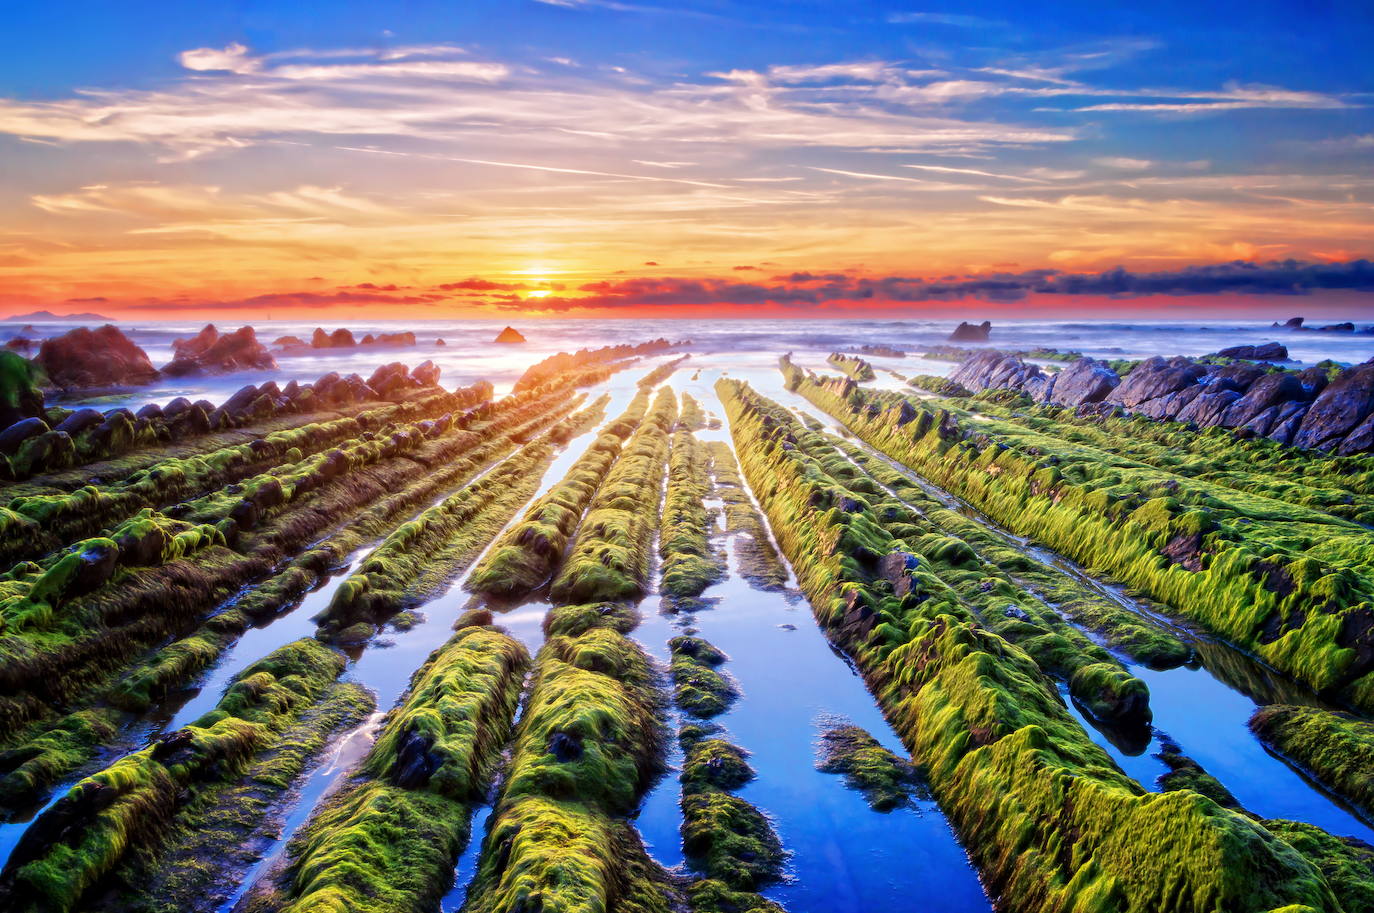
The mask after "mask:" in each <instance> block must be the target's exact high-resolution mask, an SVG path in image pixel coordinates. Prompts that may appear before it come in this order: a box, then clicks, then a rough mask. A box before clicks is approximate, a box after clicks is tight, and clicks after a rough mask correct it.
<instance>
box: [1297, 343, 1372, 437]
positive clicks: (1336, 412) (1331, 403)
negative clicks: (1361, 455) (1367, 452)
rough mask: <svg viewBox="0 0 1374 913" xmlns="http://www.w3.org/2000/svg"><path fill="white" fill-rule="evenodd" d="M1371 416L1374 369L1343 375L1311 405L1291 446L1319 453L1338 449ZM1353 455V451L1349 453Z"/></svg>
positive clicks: (1368, 367)
mask: <svg viewBox="0 0 1374 913" xmlns="http://www.w3.org/2000/svg"><path fill="white" fill-rule="evenodd" d="M1371 413H1374V365H1371V364H1363V365H1357V366H1355V367H1353V368H1350V369H1349V370H1347V371H1345V372H1344V373H1343V374H1341V376H1340V377H1339V378H1337V379H1336V380H1335V381H1333V382H1332V383H1331V385H1330V386H1328V387H1327V388H1326V389H1325V390H1323V391H1322V392H1321V394H1320V395H1318V396H1317V398H1316V400H1314V401H1313V403H1312V406H1311V408H1309V409H1308V410H1307V414H1306V415H1305V416H1303V420H1302V424H1301V425H1299V426H1298V431H1297V434H1296V435H1294V437H1293V443H1294V444H1296V445H1297V446H1299V447H1307V448H1317V449H1321V450H1337V451H1339V450H1340V449H1341V444H1342V443H1343V440H1344V438H1346V437H1347V436H1348V435H1350V434H1351V433H1352V432H1354V431H1355V430H1356V429H1357V428H1359V427H1360V426H1361V424H1362V423H1363V422H1364V421H1365V420H1366V419H1367V418H1368V417H1369V416H1370V414H1371ZM1352 452H1353V451H1352Z"/></svg>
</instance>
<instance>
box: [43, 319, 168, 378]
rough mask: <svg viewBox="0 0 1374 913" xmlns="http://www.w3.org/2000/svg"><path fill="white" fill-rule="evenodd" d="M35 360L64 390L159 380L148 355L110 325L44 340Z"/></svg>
mask: <svg viewBox="0 0 1374 913" xmlns="http://www.w3.org/2000/svg"><path fill="white" fill-rule="evenodd" d="M36 360H37V362H38V363H39V364H40V365H41V366H42V367H43V370H44V371H45V372H47V375H48V379H49V380H50V381H51V382H52V383H53V385H54V386H57V387H60V388H62V389H64V390H67V389H78V388H82V387H117V386H128V385H132V384H146V383H149V382H151V381H153V380H155V379H156V378H157V376H158V372H157V369H156V368H154V367H153V363H152V362H151V361H149V360H148V353H146V352H144V351H143V350H142V349H141V348H139V347H138V346H137V345H135V344H134V342H133V340H131V339H129V337H127V336H125V335H124V334H123V333H121V332H120V331H119V329H118V328H117V327H115V326H112V325H110V324H106V325H105V326H103V327H100V328H98V329H95V330H90V329H87V328H86V327H77V328H76V329H74V330H71V331H70V332H68V333H64V334H63V335H61V336H56V337H54V338H52V339H45V340H44V341H43V345H42V347H41V348H40V349H39V350H38V358H37V359H36Z"/></svg>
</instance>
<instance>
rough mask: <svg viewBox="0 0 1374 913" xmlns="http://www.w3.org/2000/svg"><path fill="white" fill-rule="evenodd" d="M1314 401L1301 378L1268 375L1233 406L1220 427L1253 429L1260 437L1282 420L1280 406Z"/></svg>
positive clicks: (1284, 374) (1292, 375)
mask: <svg viewBox="0 0 1374 913" xmlns="http://www.w3.org/2000/svg"><path fill="white" fill-rule="evenodd" d="M1311 398H1312V394H1311V391H1309V390H1308V388H1307V387H1306V386H1305V385H1304V384H1303V382H1302V381H1301V380H1300V379H1299V377H1298V375H1296V374H1289V373H1287V372H1281V373H1278V374H1266V375H1265V376H1264V377H1261V378H1259V379H1258V380H1256V381H1255V382H1254V383H1253V384H1251V385H1250V388H1249V389H1248V390H1246V391H1245V394H1244V395H1243V396H1241V397H1240V398H1239V399H1237V400H1236V401H1235V402H1234V403H1232V404H1231V405H1230V407H1229V408H1228V409H1227V410H1226V413H1225V415H1223V416H1222V420H1221V423H1220V424H1221V425H1222V426H1223V427H1226V428H1249V429H1250V430H1251V431H1254V432H1255V433H1256V434H1268V433H1269V430H1270V429H1271V428H1272V427H1273V426H1274V420H1275V419H1276V418H1278V414H1279V407H1281V406H1284V405H1289V404H1296V403H1304V402H1308V401H1310V400H1311Z"/></svg>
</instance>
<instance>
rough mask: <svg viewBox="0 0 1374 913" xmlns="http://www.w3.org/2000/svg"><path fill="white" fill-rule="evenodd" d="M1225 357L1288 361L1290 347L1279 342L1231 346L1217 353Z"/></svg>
mask: <svg viewBox="0 0 1374 913" xmlns="http://www.w3.org/2000/svg"><path fill="white" fill-rule="evenodd" d="M1217 354H1218V355H1220V356H1221V357H1223V358H1246V359H1249V360H1251V361H1287V360H1288V347H1287V346H1285V345H1281V344H1280V343H1277V342H1266V343H1262V344H1260V345H1257V346H1231V347H1230V348H1229V349H1222V350H1221V351H1220V352H1218V353H1217Z"/></svg>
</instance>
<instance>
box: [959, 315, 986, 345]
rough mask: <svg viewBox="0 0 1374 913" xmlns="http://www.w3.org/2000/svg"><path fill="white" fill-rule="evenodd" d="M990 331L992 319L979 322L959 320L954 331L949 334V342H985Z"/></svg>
mask: <svg viewBox="0 0 1374 913" xmlns="http://www.w3.org/2000/svg"><path fill="white" fill-rule="evenodd" d="M991 333H992V321H990V320H984V321H983V322H982V323H979V324H972V323H969V322H967V321H961V322H960V323H959V325H958V326H957V327H955V328H954V332H953V333H950V334H949V341H950V342H987V341H988V336H989V335H990V334H991Z"/></svg>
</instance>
